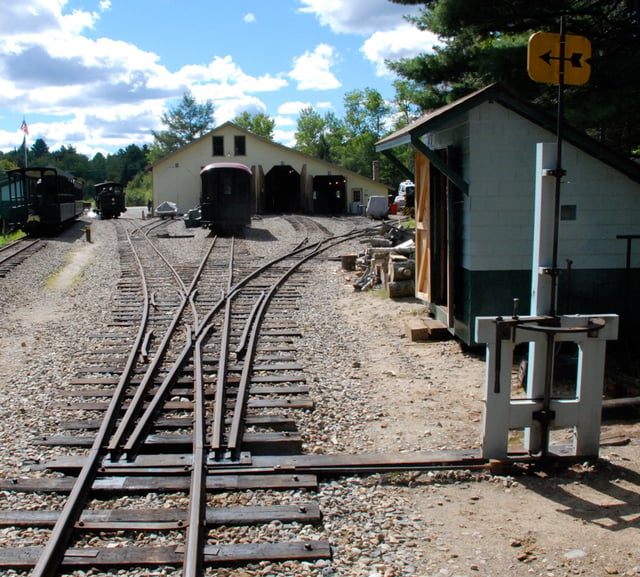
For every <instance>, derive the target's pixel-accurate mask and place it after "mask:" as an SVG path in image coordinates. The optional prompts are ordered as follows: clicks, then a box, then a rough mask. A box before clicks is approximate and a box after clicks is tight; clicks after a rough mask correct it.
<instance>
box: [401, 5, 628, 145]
mask: <svg viewBox="0 0 640 577" xmlns="http://www.w3.org/2000/svg"><path fill="white" fill-rule="evenodd" d="M390 1H392V2H395V3H398V4H407V5H409V4H411V5H421V12H420V15H419V16H418V17H416V18H414V19H413V23H414V24H415V25H416V26H418V27H419V28H422V29H428V30H431V31H432V32H434V33H436V34H437V35H439V37H440V38H441V39H442V40H441V45H440V47H439V48H438V49H437V50H436V51H435V52H434V53H433V54H422V55H420V56H417V57H415V58H409V59H404V60H399V61H395V62H391V63H390V66H391V67H392V69H393V70H395V71H396V72H397V73H398V74H399V75H400V76H401V77H403V78H405V79H406V80H408V81H409V83H410V86H411V90H412V98H413V100H414V101H415V102H416V103H417V104H418V105H419V106H420V107H421V108H422V109H423V111H427V110H430V109H433V108H436V107H438V106H442V105H443V104H446V103H448V102H451V101H453V100H455V99H457V98H459V97H461V96H464V95H465V94H467V93H469V92H471V91H473V90H476V89H478V88H481V87H483V86H486V85H487V84H490V83H492V82H500V83H501V84H502V85H504V86H505V87H506V88H509V89H511V90H512V91H514V92H515V93H516V94H518V95H519V96H520V97H522V98H524V99H526V100H529V101H532V102H536V103H538V104H541V105H543V106H545V107H546V108H548V109H549V111H550V112H554V111H555V103H556V94H557V87H556V86H553V85H545V84H539V83H535V82H533V81H532V80H531V79H530V78H529V77H528V75H527V43H528V40H529V37H530V35H531V34H532V33H534V32H540V31H546V32H556V33H557V32H558V31H559V25H560V18H561V17H564V20H565V29H566V33H567V34H577V35H581V36H585V37H587V38H588V39H589V40H590V42H591V45H592V51H593V54H592V58H591V79H590V81H589V82H588V83H587V84H586V85H583V86H573V87H571V86H568V87H567V89H566V91H565V103H566V104H565V114H566V117H567V119H568V120H569V121H570V122H571V123H572V124H574V125H575V126H577V127H579V128H582V129H583V130H585V131H587V132H588V133H590V134H591V135H592V136H595V137H597V138H598V139H600V140H601V141H604V142H606V143H607V144H609V145H610V146H612V147H614V148H616V149H618V150H619V151H621V152H625V153H631V151H633V150H634V149H636V148H638V146H639V145H640V110H638V107H637V101H638V97H639V96H640V75H638V74H637V71H638V70H639V69H640V2H639V1H638V0H627V1H624V0H538V1H537V2H530V1H529V0H474V1H473V2H469V1H467V0H427V1H426V2H425V1H422V2H417V1H415V0H390Z"/></svg>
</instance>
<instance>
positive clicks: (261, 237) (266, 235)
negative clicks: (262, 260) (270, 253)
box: [244, 224, 278, 242]
mask: <svg viewBox="0 0 640 577" xmlns="http://www.w3.org/2000/svg"><path fill="white" fill-rule="evenodd" d="M244 238H246V239H247V240H255V241H258V242H273V241H276V240H278V239H277V237H275V236H273V234H271V232H270V231H268V230H266V229H264V228H257V227H256V226H255V225H253V224H252V225H251V226H250V227H247V228H245V230H244Z"/></svg>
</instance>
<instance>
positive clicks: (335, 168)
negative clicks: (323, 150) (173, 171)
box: [151, 121, 386, 186]
mask: <svg viewBox="0 0 640 577" xmlns="http://www.w3.org/2000/svg"><path fill="white" fill-rule="evenodd" d="M225 128H233V129H234V130H236V131H238V132H239V133H243V134H245V135H246V136H249V137H250V138H253V139H255V140H258V141H261V142H263V143H264V144H267V145H269V146H272V147H274V148H278V149H280V150H282V151H283V152H285V153H287V154H294V155H296V156H298V157H301V158H303V159H308V160H310V161H313V162H316V163H318V164H322V165H324V166H326V167H327V169H328V170H330V171H333V172H334V173H336V174H337V173H340V174H344V175H351V176H352V177H356V178H363V179H365V180H368V181H370V182H371V183H373V184H375V185H376V186H386V185H385V184H384V183H382V182H380V181H377V180H373V179H372V178H370V177H368V176H364V175H362V174H359V173H357V172H354V171H353V170H349V169H347V168H344V167H342V166H338V165H337V164H333V163H331V162H329V161H327V160H323V159H321V158H316V157H315V156H311V155H309V154H306V153H304V152H300V151H299V150H296V149H295V148H289V147H288V146H285V145H284V144H280V143H279V142H274V141H273V140H269V139H268V138H266V137H264V136H259V135H257V134H254V133H253V132H251V131H250V130H247V129H246V128H243V127H241V126H239V125H237V124H235V123H234V122H231V121H227V122H225V123H223V124H221V125H220V126H216V127H215V128H214V129H213V130H210V131H209V132H207V133H206V134H203V135H202V136H201V137H200V138H198V139H196V140H194V141H192V142H190V143H189V144H185V145H184V146H182V147H180V148H179V149H178V150H174V151H173V152H172V153H170V154H168V155H167V156H165V157H164V158H161V159H160V160H158V161H157V162H155V163H154V164H153V165H152V166H151V168H152V169H153V167H154V166H158V165H160V164H163V163H165V162H167V161H168V160H170V159H172V158H173V157H175V156H176V155H179V154H183V153H184V151H185V150H186V149H188V148H191V147H192V146H195V145H197V144H198V143H199V142H200V141H202V140H204V139H205V138H210V137H211V136H213V135H215V134H216V133H217V132H220V131H221V130H223V129H225Z"/></svg>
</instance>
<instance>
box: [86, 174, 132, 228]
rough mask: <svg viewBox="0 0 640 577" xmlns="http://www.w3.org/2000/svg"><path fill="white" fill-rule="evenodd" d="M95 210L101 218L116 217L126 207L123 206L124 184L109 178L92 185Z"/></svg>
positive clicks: (124, 210)
mask: <svg viewBox="0 0 640 577" xmlns="http://www.w3.org/2000/svg"><path fill="white" fill-rule="evenodd" d="M94 187H95V189H96V211H97V213H98V214H99V215H100V217H101V218H102V219H108V218H118V217H119V216H120V215H121V214H122V213H124V212H126V211H127V209H126V208H125V206H124V186H123V185H122V184H120V183H119V182H113V181H111V180H109V181H106V182H101V183H99V184H96V185H94Z"/></svg>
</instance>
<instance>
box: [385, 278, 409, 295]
mask: <svg viewBox="0 0 640 577" xmlns="http://www.w3.org/2000/svg"><path fill="white" fill-rule="evenodd" d="M387 288H388V289H389V297H390V298H392V299H394V298H400V297H412V296H415V290H416V289H415V283H414V282H413V279H411V280H403V281H400V282H390V283H389V284H388V287H387Z"/></svg>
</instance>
